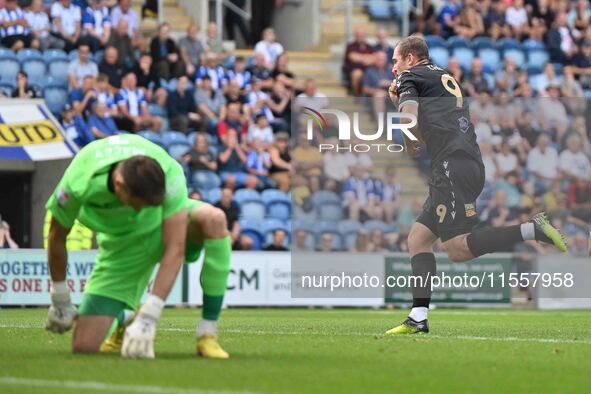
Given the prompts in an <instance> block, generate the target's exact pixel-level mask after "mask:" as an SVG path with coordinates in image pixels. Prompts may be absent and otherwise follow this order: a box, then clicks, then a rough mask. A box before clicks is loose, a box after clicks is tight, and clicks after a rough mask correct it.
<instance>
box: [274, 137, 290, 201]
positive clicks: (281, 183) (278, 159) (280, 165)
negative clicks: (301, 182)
mask: <svg viewBox="0 0 591 394" xmlns="http://www.w3.org/2000/svg"><path fill="white" fill-rule="evenodd" d="M269 156H270V158H271V168H270V169H269V174H270V176H271V179H273V180H274V181H275V182H276V183H277V187H278V188H279V190H281V191H282V192H284V193H289V190H290V189H291V169H292V166H291V153H290V149H289V134H287V133H286V132H282V131H280V132H278V133H277V134H275V143H274V144H273V145H271V146H270V147H269Z"/></svg>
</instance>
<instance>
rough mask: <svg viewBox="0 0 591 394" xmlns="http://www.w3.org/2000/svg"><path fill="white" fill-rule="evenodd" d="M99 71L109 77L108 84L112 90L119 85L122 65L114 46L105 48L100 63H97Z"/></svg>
mask: <svg viewBox="0 0 591 394" xmlns="http://www.w3.org/2000/svg"><path fill="white" fill-rule="evenodd" d="M99 72H100V73H102V74H105V75H106V76H107V77H108V78H109V85H110V87H111V90H112V91H116V90H117V89H119V88H120V87H121V76H122V75H123V67H121V66H120V65H119V55H118V53H117V49H116V48H115V47H107V48H106V49H105V55H104V56H103V60H102V62H101V64H99Z"/></svg>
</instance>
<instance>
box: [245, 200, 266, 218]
mask: <svg viewBox="0 0 591 394" xmlns="http://www.w3.org/2000/svg"><path fill="white" fill-rule="evenodd" d="M240 214H241V216H242V217H243V218H247V219H264V218H265V204H263V202H262V201H261V200H248V201H244V202H243V203H241V204H240Z"/></svg>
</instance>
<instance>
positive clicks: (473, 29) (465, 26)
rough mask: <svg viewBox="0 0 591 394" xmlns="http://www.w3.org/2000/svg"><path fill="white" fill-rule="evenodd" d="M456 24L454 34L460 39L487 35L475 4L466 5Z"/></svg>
mask: <svg viewBox="0 0 591 394" xmlns="http://www.w3.org/2000/svg"><path fill="white" fill-rule="evenodd" d="M454 22H455V26H454V32H455V34H456V35H458V36H459V37H463V38H467V39H472V38H474V37H476V36H479V35H482V34H484V33H485V29H484V21H483V20H482V16H481V15H480V12H479V11H478V10H477V9H476V7H475V6H474V4H469V3H466V4H465V6H464V7H462V8H461V10H460V14H459V15H458V17H457V18H456V19H455V21H454Z"/></svg>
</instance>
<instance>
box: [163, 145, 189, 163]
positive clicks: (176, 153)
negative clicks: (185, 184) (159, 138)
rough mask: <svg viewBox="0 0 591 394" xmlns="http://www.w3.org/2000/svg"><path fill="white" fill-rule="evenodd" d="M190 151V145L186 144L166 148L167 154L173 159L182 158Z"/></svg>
mask: <svg viewBox="0 0 591 394" xmlns="http://www.w3.org/2000/svg"><path fill="white" fill-rule="evenodd" d="M190 150H191V145H189V144H187V143H173V144H170V145H168V146H167V147H166V151H167V152H168V154H169V155H170V156H172V157H174V158H175V159H178V158H179V157H181V156H183V155H184V154H186V153H188V152H189V151H190Z"/></svg>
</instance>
